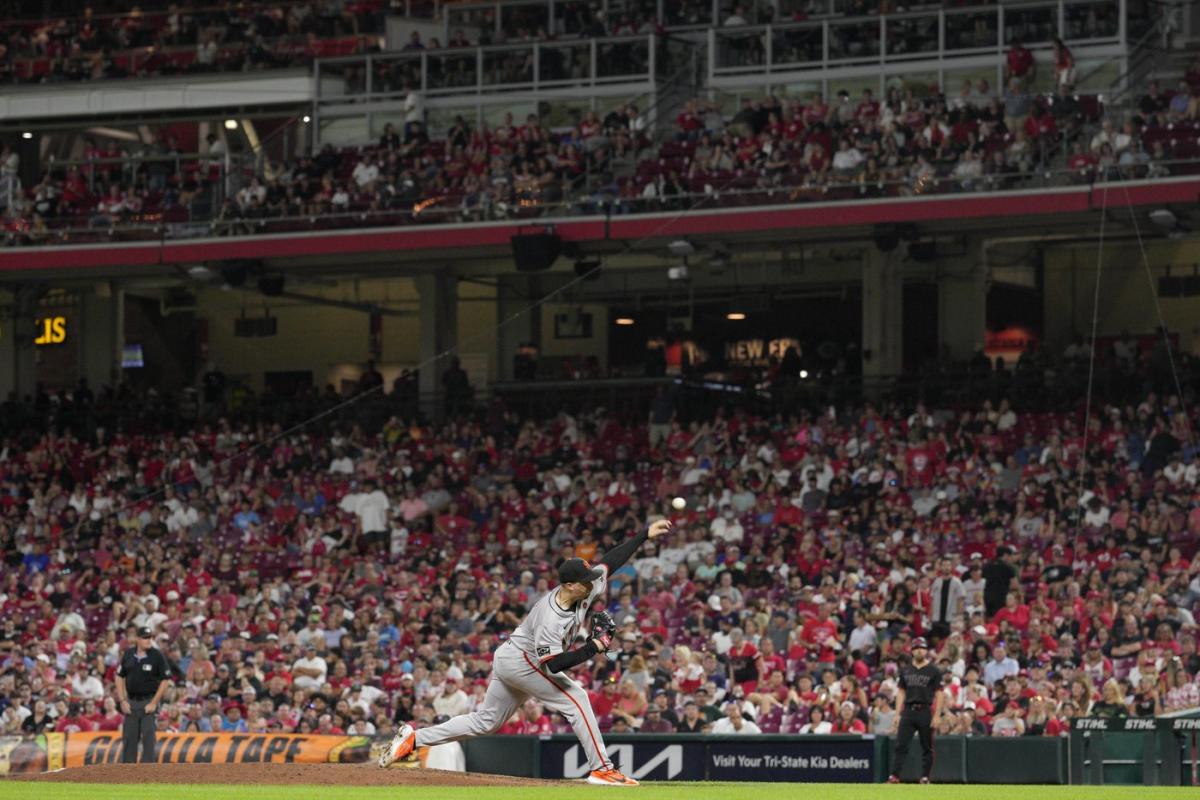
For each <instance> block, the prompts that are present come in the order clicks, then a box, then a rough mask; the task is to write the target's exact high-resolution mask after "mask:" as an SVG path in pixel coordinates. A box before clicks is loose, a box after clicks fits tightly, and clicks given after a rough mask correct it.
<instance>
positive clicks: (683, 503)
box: [671, 497, 687, 511]
mask: <svg viewBox="0 0 1200 800" xmlns="http://www.w3.org/2000/svg"><path fill="white" fill-rule="evenodd" d="M671 508H673V509H675V510H676V511H683V509H685V508H687V500H684V499H683V498H682V497H676V498H675V499H674V500H672V501H671Z"/></svg>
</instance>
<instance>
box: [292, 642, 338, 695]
mask: <svg viewBox="0 0 1200 800" xmlns="http://www.w3.org/2000/svg"><path fill="white" fill-rule="evenodd" d="M328 674H329V665H328V664H326V663H325V659H323V658H321V657H320V656H319V655H317V646H316V645H315V644H312V643H309V644H307V645H305V647H304V657H303V658H298V659H296V661H295V663H293V664H292V684H293V685H294V686H295V687H296V688H297V689H320V688H321V686H323V685H324V683H325V676H326V675H328Z"/></svg>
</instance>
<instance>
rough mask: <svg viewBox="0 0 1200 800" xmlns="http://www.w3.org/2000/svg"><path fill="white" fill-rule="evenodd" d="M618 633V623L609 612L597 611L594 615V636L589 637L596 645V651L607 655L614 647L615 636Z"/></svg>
mask: <svg viewBox="0 0 1200 800" xmlns="http://www.w3.org/2000/svg"><path fill="white" fill-rule="evenodd" d="M616 632H617V623H615V622H613V618H612V617H611V616H609V613H608V612H607V611H597V612H596V613H595V614H593V615H592V634H591V636H590V637H589V638H590V639H591V640H592V641H593V642H595V643H596V649H597V650H599V651H600V652H601V653H607V652H608V651H609V648H610V647H611V646H612V640H613V634H614V633H616Z"/></svg>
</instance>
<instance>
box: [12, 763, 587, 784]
mask: <svg viewBox="0 0 1200 800" xmlns="http://www.w3.org/2000/svg"><path fill="white" fill-rule="evenodd" d="M10 780H24V781H54V782H58V783H221V784H263V785H271V786H295V785H310V786H311V785H317V786H549V785H553V784H556V783H558V784H561V783H567V782H566V781H542V780H534V779H532V778H511V777H508V776H506V775H485V774H482V773H478V772H445V771H443V770H440V769H405V768H399V769H379V768H378V767H376V766H375V765H374V764H98V765H96V766H93V767H78V768H76V769H64V770H59V771H57V772H47V773H42V774H40V775H22V776H15V777H13V778H10Z"/></svg>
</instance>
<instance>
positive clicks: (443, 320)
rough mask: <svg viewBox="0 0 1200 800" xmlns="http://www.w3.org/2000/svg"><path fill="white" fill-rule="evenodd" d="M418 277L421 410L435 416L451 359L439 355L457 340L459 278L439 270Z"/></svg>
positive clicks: (429, 415) (438, 410) (439, 407)
mask: <svg viewBox="0 0 1200 800" xmlns="http://www.w3.org/2000/svg"><path fill="white" fill-rule="evenodd" d="M415 280H416V284H417V294H418V295H420V337H421V339H420V348H419V351H418V352H419V356H420V363H421V365H422V366H421V375H420V380H419V383H418V388H419V390H420V392H421V413H423V414H425V415H426V416H428V417H431V418H436V417H438V416H439V415H440V413H441V410H442V409H441V397H440V394H441V385H442V373H443V372H445V371H446V368H447V367H449V366H450V359H449V358H437V357H438V356H441V355H442V354H443V353H445V352H446V351H447V350H449V349H450V348H451V347H453V346H454V345H455V344H456V343H457V339H458V279H457V278H456V277H455V276H454V275H450V274H446V273H440V272H439V273H435V274H432V275H418V276H417V277H416V279H415ZM435 358H436V359H437V360H436V361H434V360H432V359H435Z"/></svg>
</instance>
